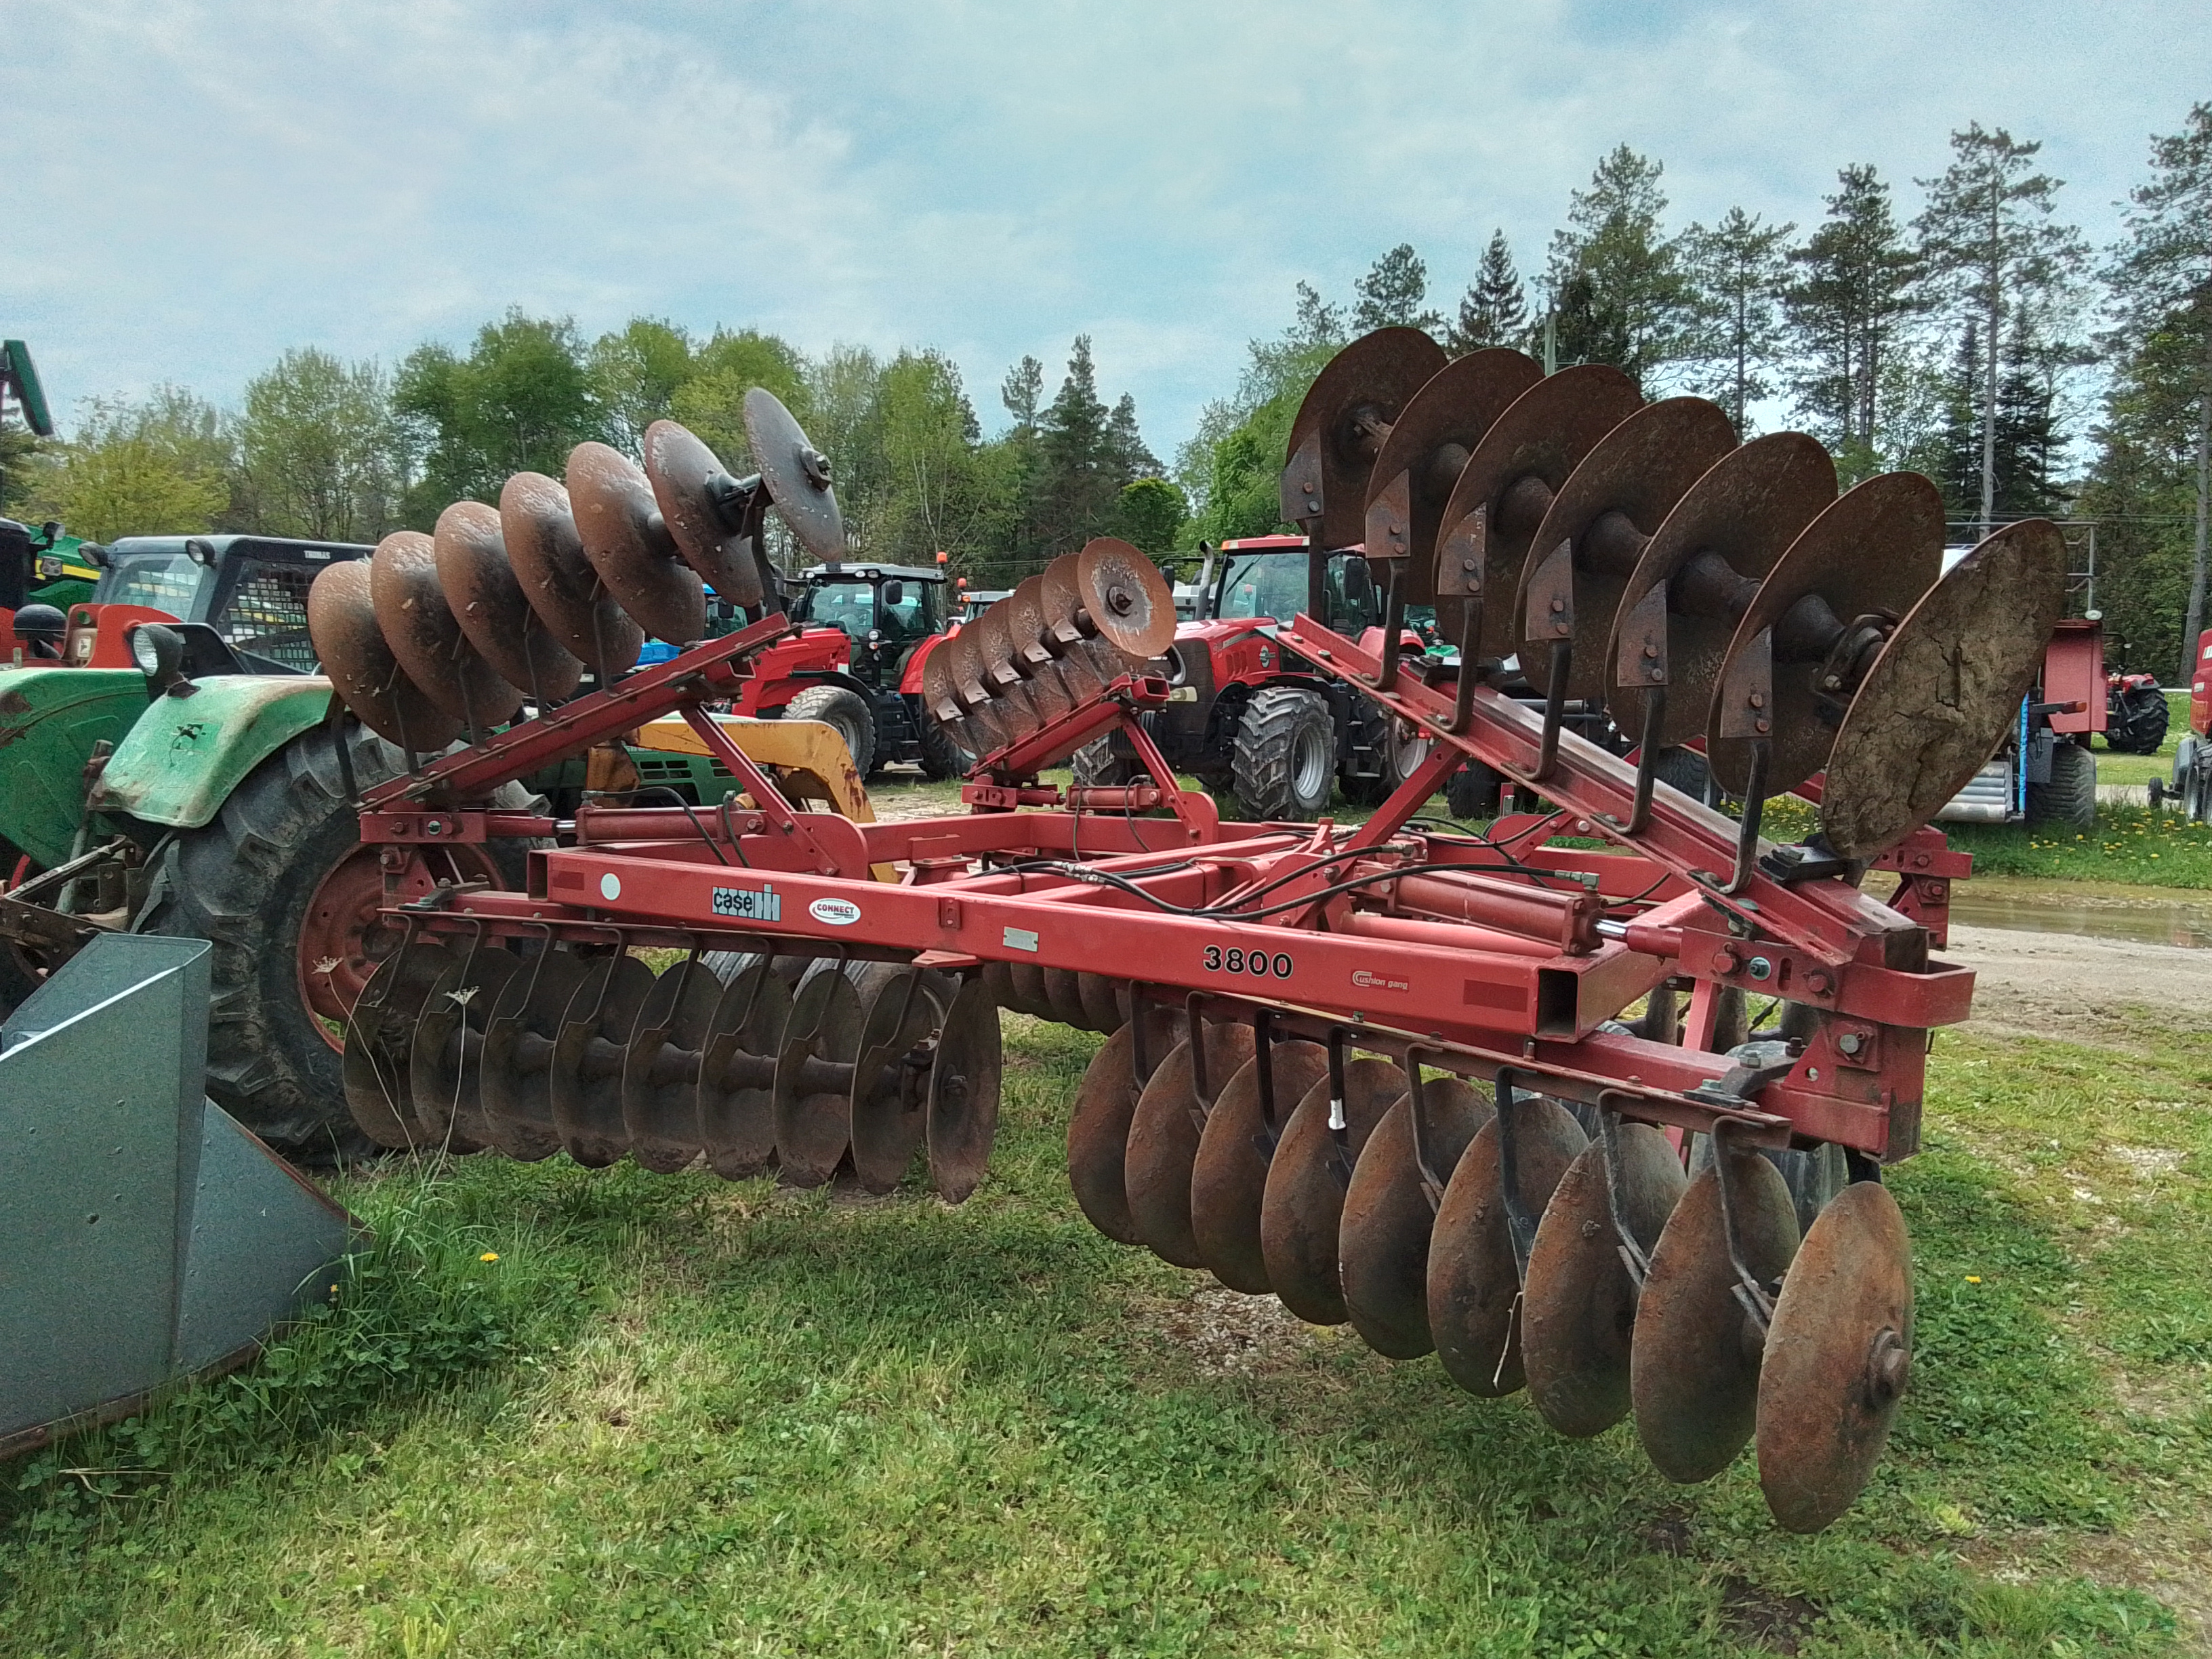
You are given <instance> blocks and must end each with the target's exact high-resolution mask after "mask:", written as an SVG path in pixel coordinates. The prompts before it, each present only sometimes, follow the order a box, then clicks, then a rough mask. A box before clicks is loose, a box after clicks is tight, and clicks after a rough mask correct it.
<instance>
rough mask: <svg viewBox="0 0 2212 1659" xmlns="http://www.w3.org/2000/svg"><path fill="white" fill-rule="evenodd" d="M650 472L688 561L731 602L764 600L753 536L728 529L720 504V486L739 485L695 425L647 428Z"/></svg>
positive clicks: (673, 534)
mask: <svg viewBox="0 0 2212 1659" xmlns="http://www.w3.org/2000/svg"><path fill="white" fill-rule="evenodd" d="M644 448H645V476H646V478H647V482H648V483H651V484H652V486H653V501H655V502H656V503H658V504H659V507H660V519H661V522H662V523H663V524H665V525H666V526H667V527H668V533H669V535H670V536H671V538H674V540H675V543H676V550H677V551H678V552H679V553H681V554H682V555H683V556H684V562H685V563H686V564H688V565H690V567H691V568H693V569H694V570H696V571H697V572H698V573H699V578H700V580H702V581H703V582H705V583H706V584H707V586H709V587H711V588H713V589H714V592H716V593H717V594H718V595H719V596H720V597H721V598H723V599H727V600H728V601H729V602H730V603H731V604H732V605H758V604H759V603H760V602H761V585H760V568H759V567H758V566H757V565H756V564H755V563H754V562H753V548H752V543H751V541H750V538H747V537H746V536H744V534H743V533H741V532H733V531H732V530H730V529H728V528H727V527H726V526H725V525H724V523H723V521H722V513H721V510H720V507H718V506H717V505H716V495H717V490H716V488H715V486H717V485H720V486H721V488H722V489H724V490H731V489H734V488H735V482H734V480H732V478H731V477H730V471H729V469H728V468H727V467H726V466H724V465H722V462H721V459H720V457H719V456H717V455H716V454H715V453H714V451H713V450H711V449H709V448H708V447H707V446H706V445H705V444H704V443H703V442H702V441H700V440H699V439H698V438H697V437H696V436H695V435H693V434H692V432H691V431H690V428H687V427H682V426H678V424H677V423H676V422H673V421H655V422H653V424H652V425H651V426H649V427H647V428H646V429H645V445H644Z"/></svg>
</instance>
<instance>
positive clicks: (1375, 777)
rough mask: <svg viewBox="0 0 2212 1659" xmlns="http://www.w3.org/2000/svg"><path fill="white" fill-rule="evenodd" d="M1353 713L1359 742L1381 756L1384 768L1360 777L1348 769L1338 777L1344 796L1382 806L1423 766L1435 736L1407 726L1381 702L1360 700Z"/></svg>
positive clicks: (1368, 804) (1365, 804)
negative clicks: (1428, 735)
mask: <svg viewBox="0 0 2212 1659" xmlns="http://www.w3.org/2000/svg"><path fill="white" fill-rule="evenodd" d="M1358 702H1359V708H1358V709H1356V710H1355V711H1354V712H1353V714H1352V721H1353V729H1354V731H1355V732H1357V734H1358V743H1359V744H1360V746H1361V747H1362V748H1364V749H1365V750H1367V751H1368V752H1369V753H1370V754H1373V755H1376V756H1378V757H1380V760H1381V767H1382V769H1381V770H1380V771H1378V772H1376V773H1374V774H1372V775H1369V776H1365V777H1359V776H1356V775H1352V774H1351V773H1349V772H1347V773H1346V774H1345V775H1343V776H1342V777H1340V779H1339V780H1338V782H1339V784H1340V786H1341V787H1342V788H1343V790H1344V798H1345V799H1346V800H1348V801H1351V802H1353V803H1354V804H1355V805H1360V806H1380V805H1382V804H1383V802H1384V801H1386V800H1388V799H1390V797H1391V796H1392V795H1393V794H1395V793H1397V789H1398V786H1399V785H1400V784H1401V783H1403V782H1405V781H1406V780H1407V778H1410V777H1412V776H1413V774H1414V773H1415V772H1416V771H1418V770H1419V769H1420V766H1421V763H1422V762H1424V761H1425V760H1426V759H1428V757H1429V750H1430V749H1431V747H1432V746H1433V744H1434V742H1435V740H1434V739H1433V738H1429V737H1427V736H1425V735H1424V734H1423V733H1422V732H1420V731H1419V729H1418V728H1417V727H1414V726H1408V725H1407V724H1406V722H1404V721H1402V720H1399V719H1398V718H1397V717H1396V716H1395V715H1394V714H1390V713H1389V711H1388V710H1386V709H1384V708H1383V707H1382V706H1381V705H1380V704H1377V703H1371V702H1368V701H1367V700H1366V699H1365V698H1364V697H1362V698H1360V699H1359V700H1358Z"/></svg>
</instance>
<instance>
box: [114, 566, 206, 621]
mask: <svg viewBox="0 0 2212 1659" xmlns="http://www.w3.org/2000/svg"><path fill="white" fill-rule="evenodd" d="M207 574H208V568H207V567H206V566H205V565H203V564H198V563H196V562H194V561H193V560H192V559H191V558H190V557H189V556H186V555H185V554H182V553H149V554H147V555H145V556H143V557H140V558H135V559H121V560H118V561H117V562H116V563H115V564H114V566H113V567H112V568H110V569H109V570H108V571H107V573H106V575H105V577H104V578H103V579H102V580H101V581H100V603H101V604H102V605H151V606H152V607H153V608H154V609H155V610H156V611H167V612H168V613H169V614H170V615H171V616H173V617H175V618H176V619H177V620H178V621H179V622H190V621H191V620H192V599H193V598H194V597H195V596H196V595H197V593H198V592H199V587H200V583H201V581H202V580H204V579H205V577H206V576H207Z"/></svg>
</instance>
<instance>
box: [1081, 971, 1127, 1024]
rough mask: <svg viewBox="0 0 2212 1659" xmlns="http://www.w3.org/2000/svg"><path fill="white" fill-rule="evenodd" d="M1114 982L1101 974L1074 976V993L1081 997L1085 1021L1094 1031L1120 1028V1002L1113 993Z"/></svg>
mask: <svg viewBox="0 0 2212 1659" xmlns="http://www.w3.org/2000/svg"><path fill="white" fill-rule="evenodd" d="M1114 983H1115V982H1114V981H1112V980H1110V979H1109V978H1107V977H1106V975H1103V974H1078V975H1076V976H1075V989H1076V994H1077V995H1078V996H1079V997H1080V998H1081V999H1082V1001H1083V1012H1084V1015H1085V1023H1086V1024H1089V1026H1090V1027H1091V1030H1094V1031H1099V1032H1105V1033H1111V1032H1114V1031H1115V1030H1119V1029H1120V1028H1121V1020H1122V1018H1123V1016H1122V1013H1121V999H1120V998H1118V997H1116V996H1115V994H1114Z"/></svg>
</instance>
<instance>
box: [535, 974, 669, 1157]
mask: <svg viewBox="0 0 2212 1659" xmlns="http://www.w3.org/2000/svg"><path fill="white" fill-rule="evenodd" d="M651 994H653V969H650V968H648V967H647V966H646V965H645V964H644V963H641V962H640V961H639V960H638V959H637V958H636V957H634V956H631V955H630V954H629V952H628V951H611V952H610V953H609V954H607V955H605V956H603V957H593V958H590V959H588V960H587V961H586V963H585V969H584V979H583V982H582V983H581V984H580V985H579V986H577V987H576V994H575V995H574V996H573V997H571V998H570V999H569V1000H568V1009H567V1011H566V1012H563V1013H562V1016H561V1030H560V1032H559V1034H558V1035H556V1036H555V1037H554V1039H553V1058H552V1060H551V1061H550V1063H549V1065H548V1066H547V1073H548V1076H549V1078H550V1083H551V1090H550V1092H551V1095H552V1098H553V1121H554V1124H555V1125H556V1127H558V1128H559V1129H560V1131H561V1145H562V1149H563V1150H565V1151H566V1152H568V1156H569V1157H570V1158H574V1159H575V1160H576V1162H577V1163H579V1164H582V1165H583V1166H584V1167H585V1168H586V1169H587V1170H599V1169H605V1167H606V1166H607V1165H608V1164H613V1163H616V1162H617V1161H619V1160H620V1159H621V1158H622V1155H623V1153H624V1152H628V1151H629V1126H628V1125H627V1124H625V1123H624V1122H623V1101H622V1075H623V1060H626V1059H627V1058H629V1034H630V1033H631V1032H632V1031H634V1030H636V1029H637V1013H638V1010H639V1009H640V1008H641V1007H643V1006H645V1000H646V998H647V997H648V996H650V995H651Z"/></svg>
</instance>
